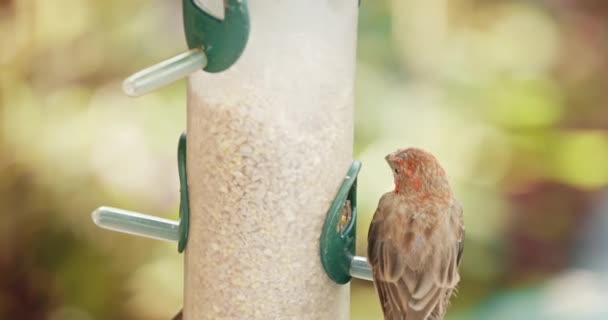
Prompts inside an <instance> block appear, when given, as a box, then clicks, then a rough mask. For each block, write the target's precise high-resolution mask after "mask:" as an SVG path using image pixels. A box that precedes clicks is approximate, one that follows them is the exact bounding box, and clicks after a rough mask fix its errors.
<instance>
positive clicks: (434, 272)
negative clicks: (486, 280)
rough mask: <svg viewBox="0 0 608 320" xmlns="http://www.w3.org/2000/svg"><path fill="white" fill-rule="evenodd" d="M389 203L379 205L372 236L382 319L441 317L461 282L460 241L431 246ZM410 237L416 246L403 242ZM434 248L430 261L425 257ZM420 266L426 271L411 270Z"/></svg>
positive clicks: (451, 238)
mask: <svg viewBox="0 0 608 320" xmlns="http://www.w3.org/2000/svg"><path fill="white" fill-rule="evenodd" d="M387 201H391V199H390V198H387V197H386V196H384V197H383V198H382V199H381V200H380V203H379V205H378V209H377V210H376V213H375V214H374V218H373V220H372V223H371V225H370V229H369V235H368V258H369V262H370V264H371V266H372V270H373V275H374V284H375V286H376V290H377V291H378V295H379V297H380V303H381V305H382V310H383V312H384V318H385V320H425V319H428V318H429V316H430V315H431V313H433V314H437V315H439V316H440V317H442V316H443V314H444V313H445V307H446V306H447V304H446V303H444V302H445V300H447V299H449V295H450V294H449V293H450V292H451V291H452V290H453V288H454V287H455V286H456V284H457V283H458V280H459V276H458V271H457V260H458V250H459V249H458V244H457V241H456V238H457V235H455V234H454V235H451V236H449V237H448V239H449V241H452V242H453V244H454V245H450V246H443V245H441V244H433V243H432V239H429V238H425V237H423V236H422V235H416V234H414V230H410V229H411V228H410V227H409V225H408V223H407V222H406V221H403V220H404V219H403V218H404V216H403V215H399V214H396V213H393V212H390V210H391V208H395V206H394V205H386V203H383V202H387ZM408 234H410V235H411V237H414V238H415V240H413V241H405V240H406V238H407V235H408ZM411 237H410V240H411ZM435 239H438V237H435ZM432 248H435V249H433V250H432V251H431V252H430V255H428V256H426V255H425V254H423V253H424V251H425V250H429V249H432ZM425 257H426V258H425ZM421 259H426V260H428V261H421ZM414 262H415V263H414ZM418 262H422V264H423V265H426V267H425V268H422V269H416V270H415V269H413V268H412V267H411V266H412V265H416V264H418ZM440 317H438V318H437V319H441V318H440Z"/></svg>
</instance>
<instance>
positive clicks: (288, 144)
mask: <svg viewBox="0 0 608 320" xmlns="http://www.w3.org/2000/svg"><path fill="white" fill-rule="evenodd" d="M206 2H209V3H211V2H212V1H202V0H183V6H184V13H183V15H184V26H185V33H186V39H187V43H188V47H189V51H187V52H185V53H184V54H182V55H179V56H176V57H175V58H172V59H169V60H167V61H165V62H163V63H160V64H158V65H156V66H153V67H151V68H148V69H146V70H143V71H141V72H138V73H136V74H135V75H133V76H131V77H129V78H128V79H127V80H126V81H125V85H124V89H125V91H126V93H127V94H130V95H140V94H143V93H145V92H148V91H150V90H154V89H156V88H160V87H162V85H164V84H167V83H169V82H171V81H175V80H176V79H179V78H180V77H183V76H186V75H188V76H189V77H188V106H187V119H188V120H187V121H188V123H187V142H186V135H183V136H182V138H181V139H180V143H179V147H178V151H179V152H178V164H179V168H180V170H179V173H180V181H181V194H182V197H181V205H180V221H171V220H166V219H160V218H156V217H153V216H149V215H145V214H141V213H136V212H130V211H126V210H122V209H115V208H109V207H100V208H99V209H97V210H96V211H95V212H94V215H93V217H94V220H95V222H96V223H97V224H98V225H100V226H102V227H105V228H110V229H113V230H118V231H122V232H128V233H133V234H138V235H142V236H147V237H153V238H159V239H164V240H170V241H178V242H179V245H178V249H179V251H180V252H181V251H184V254H185V263H184V267H185V279H184V319H186V320H193V319H338V320H345V319H348V318H349V301H350V295H349V290H350V288H349V285H348V281H349V280H350V277H351V276H355V277H360V278H365V279H370V278H371V274H370V271H369V265H368V264H367V261H366V260H365V258H363V257H355V256H354V246H355V241H354V240H355V234H354V233H355V223H356V176H357V173H358V172H359V169H360V166H361V164H360V163H359V162H358V161H353V160H352V147H353V89H354V75H355V51H356V30H357V15H358V2H357V1H355V0H311V1H301V0H285V1H271V0H258V1H253V2H247V1H245V0H227V1H218V2H221V3H222V4H220V7H221V9H222V10H220V13H221V14H212V13H210V12H209V8H210V7H212V5H211V4H205V3H206ZM184 249H185V250H184Z"/></svg>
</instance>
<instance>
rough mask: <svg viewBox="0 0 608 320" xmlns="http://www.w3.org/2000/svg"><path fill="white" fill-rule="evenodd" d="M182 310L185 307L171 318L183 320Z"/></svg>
mask: <svg viewBox="0 0 608 320" xmlns="http://www.w3.org/2000/svg"><path fill="white" fill-rule="evenodd" d="M182 311H184V309H182V310H180V311H179V312H178V313H177V314H176V315H175V316H173V319H171V320H182Z"/></svg>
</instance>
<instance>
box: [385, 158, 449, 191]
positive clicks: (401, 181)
mask: <svg viewBox="0 0 608 320" xmlns="http://www.w3.org/2000/svg"><path fill="white" fill-rule="evenodd" d="M385 159H386V161H387V162H388V164H389V166H390V167H391V169H392V170H393V177H394V179H395V192H396V193H417V194H421V195H429V194H432V193H436V192H443V189H447V190H449V189H450V188H449V184H448V181H447V177H446V175H445V171H444V170H443V168H441V165H440V164H439V162H438V161H437V159H436V158H435V157H434V156H433V155H432V154H430V153H428V152H426V151H424V150H422V149H417V148H408V149H399V150H397V151H395V152H393V153H391V154H389V155H387V156H386V158H385Z"/></svg>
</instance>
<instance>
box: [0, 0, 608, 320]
mask: <svg viewBox="0 0 608 320" xmlns="http://www.w3.org/2000/svg"><path fill="white" fill-rule="evenodd" d="M180 11H181V8H180V5H179V4H178V2H169V1H164V0H146V1H142V0H135V1H126V2H125V1H117V0H108V1H87V0H57V1H42V0H21V1H10V0H8V1H6V0H5V1H0V212H1V213H0V231H2V232H0V319H9V318H10V319H52V320H59V319H168V318H169V317H170V315H171V314H172V313H173V312H174V311H175V310H177V309H178V308H179V306H180V304H181V286H182V284H181V283H180V282H181V279H182V277H181V272H182V271H181V270H182V264H181V257H180V256H179V255H177V254H176V252H175V246H174V245H173V244H163V243H159V242H156V241H148V240H142V239H136V238H133V237H129V236H123V235H119V234H116V233H109V232H105V231H102V230H99V229H97V228H96V227H94V226H93V225H92V223H91V221H90V216H89V212H91V211H92V209H94V208H95V207H97V206H98V205H100V204H106V205H112V206H116V207H126V208H137V210H141V211H143V212H150V213H155V214H159V215H164V216H167V217H172V218H174V217H176V212H177V205H178V203H177V202H178V193H177V192H178V183H177V170H176V164H175V148H176V142H177V138H178V136H179V133H180V132H181V131H182V130H183V128H185V85H184V82H183V81H182V82H179V83H177V84H175V85H171V86H169V87H167V88H165V89H163V90H160V91H157V92H154V93H152V94H149V95H147V96H145V97H142V98H138V99H129V98H127V97H124V96H123V95H122V93H121V91H120V81H121V79H122V78H123V77H124V76H126V75H127V74H129V73H131V72H133V71H136V70H139V69H141V68H142V67H144V66H147V65H151V64H153V63H155V62H157V61H160V60H162V59H163V58H165V57H167V56H171V55H173V54H175V53H177V52H179V51H181V50H183V49H184V48H185V41H183V37H182V29H181V20H180V19H181V12H180ZM607 18H608V3H607V2H605V1H599V0H582V1H581V0H577V1H574V0H552V1H549V0H542V1H534V2H525V1H515V0H502V1H491V0H487V1H479V0H451V1H448V0H426V1H414V0H392V1H389V0H377V1H363V3H362V6H361V12H360V28H359V48H358V56H359V59H358V63H357V72H358V76H357V83H356V86H357V87H356V89H357V90H356V145H355V151H356V157H357V158H358V159H361V160H362V161H364V163H365V167H364V170H363V171H362V173H361V176H360V187H359V188H360V194H361V195H360V198H361V202H360V206H361V210H360V212H361V217H360V223H359V226H358V228H359V230H358V233H359V237H358V241H359V243H358V248H359V251H360V253H361V254H363V253H364V252H365V250H364V248H365V247H366V243H365V239H366V233H367V226H368V223H369V220H370V218H371V213H372V212H373V210H374V209H375V206H376V204H377V199H378V198H379V197H380V195H381V194H382V193H383V192H385V191H386V190H389V189H390V188H391V186H390V185H391V177H390V173H389V172H388V169H387V167H386V165H385V163H384V160H383V156H384V155H385V154H387V153H388V152H390V151H392V150H394V149H396V148H398V147H404V146H409V145H415V146H419V147H422V148H425V149H428V150H430V151H432V152H433V153H435V154H436V155H437V156H438V158H439V159H440V161H441V162H442V163H444V164H445V166H446V170H447V171H448V172H449V173H450V175H451V177H452V180H453V182H454V186H455V188H456V191H457V194H458V196H459V198H460V199H461V200H462V202H463V205H464V208H465V216H466V223H467V237H468V238H467V242H466V246H465V247H466V249H465V258H464V260H463V266H462V275H463V280H462V285H461V289H460V292H459V295H458V297H457V298H456V299H454V306H453V308H452V310H451V312H450V313H449V316H448V319H451V320H458V319H514V318H516V317H520V318H525V319H606V318H607V317H608V307H606V306H605V303H604V302H605V301H606V294H605V293H603V292H606V288H608V278H607V277H606V271H607V270H608V265H607V263H605V261H608V259H607V258H606V256H605V254H604V253H603V252H605V251H607V250H606V249H607V248H606V246H607V245H606V242H605V240H604V241H603V242H601V241H600V242H598V240H597V239H600V238H598V237H599V236H597V237H596V236H594V235H596V234H597V235H603V234H605V233H606V231H607V230H608V225H607V224H606V223H604V222H602V221H605V219H604V218H603V217H604V216H606V215H607V210H608V208H607V206H606V204H605V203H606V196H605V193H603V192H602V191H603V188H604V187H605V186H606V184H607V182H608V166H606V163H608V132H606V129H607V128H608V109H606V108H605V107H604V103H603V102H601V101H603V100H605V99H606V95H608V92H607V91H606V87H607V84H608V81H607V80H608V79H607V77H608V63H607V62H608V60H607V59H606V56H607V54H608V40H607V39H608V19H607ZM601 239H604V238H601ZM581 257H582V258H581ZM352 289H353V294H352V297H353V304H352V310H353V312H352V319H370V318H379V315H380V309H379V306H378V303H377V298H376V297H375V293H374V291H373V288H372V286H371V284H370V283H366V282H361V281H354V283H353V286H352ZM572 292H577V293H578V296H574V295H573V294H572ZM567 293H568V295H566V294H567Z"/></svg>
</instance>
